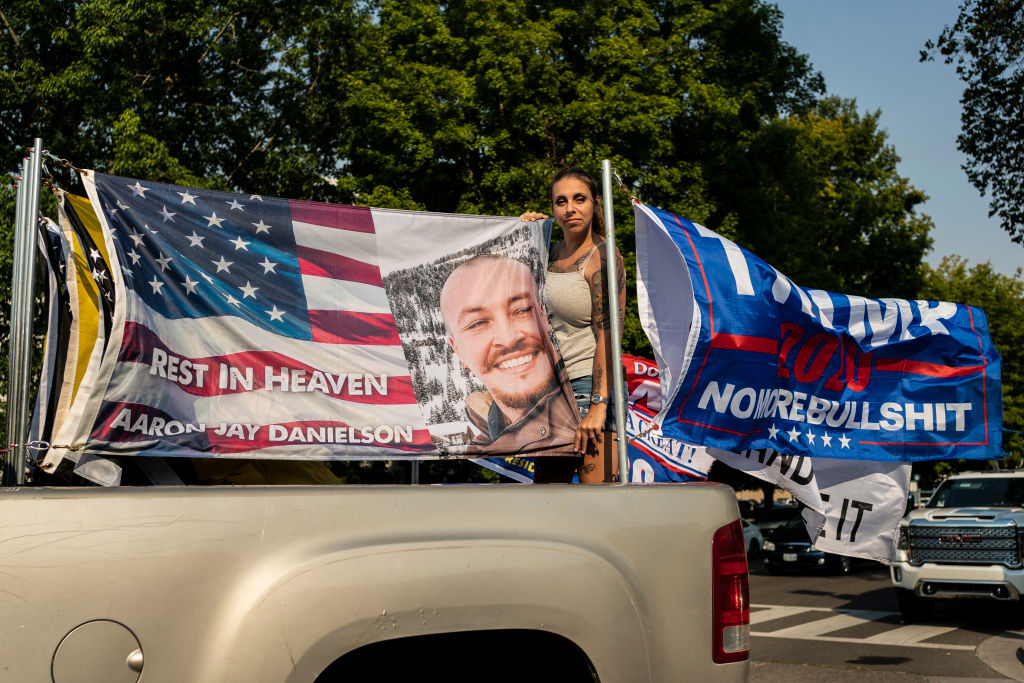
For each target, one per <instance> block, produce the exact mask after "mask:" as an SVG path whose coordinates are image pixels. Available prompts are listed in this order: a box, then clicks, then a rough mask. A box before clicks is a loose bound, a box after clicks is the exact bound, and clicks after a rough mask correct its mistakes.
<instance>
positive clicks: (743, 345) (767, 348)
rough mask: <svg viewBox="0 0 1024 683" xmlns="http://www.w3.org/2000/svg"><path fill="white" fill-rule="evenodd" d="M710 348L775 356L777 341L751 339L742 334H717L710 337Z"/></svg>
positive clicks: (762, 338) (759, 338)
mask: <svg viewBox="0 0 1024 683" xmlns="http://www.w3.org/2000/svg"><path fill="white" fill-rule="evenodd" d="M711 348H713V349H730V350H733V351H753V352H754V353H767V354H771V355H775V354H776V353H778V351H779V340H778V339H769V338H767V337H751V336H747V335H743V334H724V333H722V332H717V333H715V334H712V335H711Z"/></svg>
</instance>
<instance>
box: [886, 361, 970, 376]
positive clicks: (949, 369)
mask: <svg viewBox="0 0 1024 683" xmlns="http://www.w3.org/2000/svg"><path fill="white" fill-rule="evenodd" d="M875 369H876V370H885V371H887V372H909V373H911V374H914V375H926V376H928V377H963V376H964V375H973V374H974V373H976V372H981V371H982V370H984V369H985V366H984V365H968V366H964V367H959V368H956V367H953V366H951V365H939V364H937V363H926V362H925V361H921V360H908V359H905V358H876V359H875Z"/></svg>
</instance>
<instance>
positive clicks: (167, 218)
mask: <svg viewBox="0 0 1024 683" xmlns="http://www.w3.org/2000/svg"><path fill="white" fill-rule="evenodd" d="M160 215H161V216H163V217H164V223H166V222H167V221H170V222H172V223H173V222H174V217H175V216H177V215H178V214H176V213H174V212H173V211H168V210H167V207H166V206H165V207H164V208H162V209H160ZM146 227H147V228H148V227H149V226H148V225H147V226H146Z"/></svg>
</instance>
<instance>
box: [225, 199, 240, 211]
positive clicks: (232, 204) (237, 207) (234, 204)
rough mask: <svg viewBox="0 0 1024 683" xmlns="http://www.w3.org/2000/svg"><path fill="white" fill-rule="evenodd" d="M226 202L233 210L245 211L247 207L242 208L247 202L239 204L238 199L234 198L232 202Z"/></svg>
mask: <svg viewBox="0 0 1024 683" xmlns="http://www.w3.org/2000/svg"><path fill="white" fill-rule="evenodd" d="M224 203H225V204H227V205H228V206H230V207H231V210H232V211H236V210H237V211H245V209H243V208H242V207H243V206H245V204H239V203H238V200H237V199H232V200H231V201H230V202H224Z"/></svg>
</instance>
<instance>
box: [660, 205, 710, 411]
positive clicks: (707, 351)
mask: <svg viewBox="0 0 1024 683" xmlns="http://www.w3.org/2000/svg"><path fill="white" fill-rule="evenodd" d="M671 216H672V218H674V219H675V220H676V223H677V224H678V225H679V227H680V228H681V229H682V231H683V234H685V235H686V239H687V241H689V243H690V250H691V251H693V258H695V259H696V260H697V265H698V266H700V274H701V277H702V278H704V289H705V291H707V293H708V331H709V332H710V333H711V336H712V337H713V336H714V335H715V315H714V312H713V306H712V301H711V288H710V287H709V286H708V278H707V275H705V274H704V264H703V263H701V260H700V255H699V254H697V247H696V246H695V245H694V243H693V238H691V237H690V233H689V231H688V230H687V229H686V228H685V227H683V222H682V221H680V220H679V216H677V215H675V214H671ZM680 253H682V252H681V251H680ZM685 260H686V257H685V256H684V257H683V261H684V262H685ZM692 279H693V278H691V280H692ZM710 353H711V346H710V345H709V346H708V348H707V349H705V351H704V358H703V360H701V362H700V368H698V369H697V376H696V377H694V378H693V387H691V388H690V393H688V394H687V395H686V398H685V399H683V402H682V403H680V404H679V411H678V412H677V413H676V419H677V420H678V418H679V416H680V415H682V414H683V410H684V409H685V408H686V404H687V403H689V402H690V398H691V397H692V396H693V392H695V391H697V384H699V383H700V375H701V373H702V372H704V366H705V365H707V362H708V355H710Z"/></svg>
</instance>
